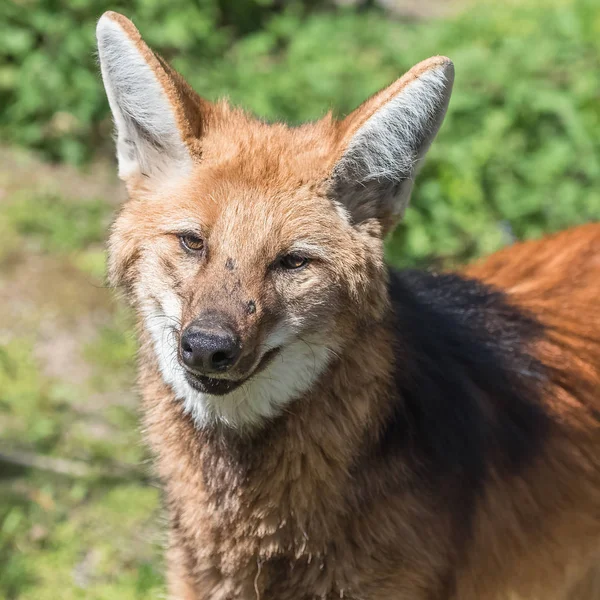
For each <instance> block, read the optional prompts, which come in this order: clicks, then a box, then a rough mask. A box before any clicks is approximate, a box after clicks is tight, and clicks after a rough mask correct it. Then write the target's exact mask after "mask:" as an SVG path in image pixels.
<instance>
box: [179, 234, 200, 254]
mask: <svg viewBox="0 0 600 600" xmlns="http://www.w3.org/2000/svg"><path fill="white" fill-rule="evenodd" d="M179 243H180V244H181V246H182V247H183V249H184V250H185V251H186V252H194V253H197V252H202V251H203V250H204V240H203V239H202V238H199V237H198V236H196V235H190V234H184V235H180V236H179Z"/></svg>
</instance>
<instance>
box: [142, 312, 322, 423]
mask: <svg viewBox="0 0 600 600" xmlns="http://www.w3.org/2000/svg"><path fill="white" fill-rule="evenodd" d="M169 312H170V311H169ZM172 314H179V313H178V312H174V313H172ZM175 323H176V322H175V319H173V318H171V317H169V316H166V315H165V314H164V313H162V312H160V313H159V312H156V311H148V312H147V317H146V326H147V327H148V330H149V332H150V334H151V336H152V340H153V342H154V349H155V352H156V356H157V358H158V364H159V368H160V371H161V374H162V377H163V379H164V381H165V383H167V384H168V385H169V386H170V387H171V389H172V390H173V392H174V393H175V396H176V398H177V399H178V400H181V401H182V402H183V406H184V410H185V411H186V413H188V414H190V415H191V416H192V418H193V419H194V422H195V423H196V426H197V427H199V428H202V427H206V426H207V425H211V424H215V423H222V424H225V425H227V426H229V427H232V428H236V429H242V428H245V427H248V426H255V425H260V424H261V423H263V422H264V421H265V420H268V419H271V418H273V417H276V416H277V415H279V414H280V413H281V412H282V410H284V409H285V407H286V405H288V404H289V403H290V402H291V401H292V400H294V399H296V398H298V397H299V396H300V395H302V394H303V393H304V392H306V391H307V390H308V389H309V388H310V387H311V386H312V384H313V383H314V382H315V381H316V379H317V378H318V377H319V375H320V374H321V373H322V372H323V370H324V369H325V367H326V366H327V363H328V362H329V358H330V354H331V353H330V350H329V348H327V347H325V346H322V345H318V344H313V343H311V342H310V340H305V339H303V340H300V339H298V338H295V339H294V338H292V340H291V341H290V342H288V343H287V344H286V345H284V346H283V347H282V349H281V350H280V352H279V353H278V354H277V356H275V357H274V358H273V360H272V361H271V362H270V363H269V364H268V365H267V367H266V368H265V369H263V370H262V371H261V372H260V373H257V374H256V375H255V376H253V377H251V378H250V379H249V380H248V381H247V382H246V383H244V384H242V385H241V386H240V387H239V388H236V389H235V390H233V391H232V392H231V393H229V394H225V395H223V396H213V395H211V394H205V393H203V392H199V391H197V390H195V389H194V388H192V387H191V386H190V385H189V383H188V382H187V381H186V378H185V374H184V370H183V368H182V367H181V365H180V364H179V362H178V360H177V336H176V334H175V331H174V330H173V326H174V325H175ZM271 337H280V334H277V333H276V334H275V336H271ZM285 337H287V336H285ZM270 341H271V340H267V344H266V345H267V346H271V347H275V346H274V345H273V344H270V343H269V342H270ZM273 341H274V340H273Z"/></svg>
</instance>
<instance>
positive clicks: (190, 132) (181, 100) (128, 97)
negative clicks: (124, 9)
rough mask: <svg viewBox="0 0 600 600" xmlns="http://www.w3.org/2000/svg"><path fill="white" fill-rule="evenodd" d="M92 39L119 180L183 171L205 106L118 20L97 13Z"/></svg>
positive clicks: (130, 25)
mask: <svg viewBox="0 0 600 600" xmlns="http://www.w3.org/2000/svg"><path fill="white" fill-rule="evenodd" d="M96 36H97V39H98V54H99V57H100V67H101V70H102V79H103V81H104V87H105V89H106V95H107V96H108V101H109V104H110V108H111V110H112V113H113V117H114V120H115V126H116V130H117V158H118V161H119V176H120V177H121V178H122V179H130V178H132V177H135V176H137V175H148V176H151V175H155V174H157V173H165V172H172V169H177V170H179V171H185V170H188V169H189V168H190V166H191V163H192V160H193V156H194V155H195V154H196V153H197V152H198V148H197V146H198V143H199V142H198V140H199V137H200V135H201V133H202V127H203V118H204V117H203V116H205V114H206V112H207V110H208V108H209V107H208V105H209V103H208V102H206V101H205V100H203V99H202V98H200V97H199V96H198V95H197V94H196V93H195V92H194V91H193V90H192V89H191V87H190V86H189V85H188V84H187V83H186V82H185V81H184V80H183V78H182V77H181V76H180V75H179V74H178V73H177V72H175V71H174V70H173V69H172V68H171V67H170V66H169V65H168V64H167V63H166V62H165V61H164V60H162V59H161V58H160V57H159V56H157V55H156V54H154V53H153V52H152V50H150V48H149V47H148V46H147V45H146V44H145V43H144V41H143V40H142V38H141V36H140V34H139V32H138V30H137V29H136V28H135V26H134V25H133V23H132V22H131V21H129V19H126V18H125V17H124V16H122V15H120V14H118V13H115V12H107V13H105V14H104V15H102V17H101V18H100V20H99V21H98V26H97V28H96Z"/></svg>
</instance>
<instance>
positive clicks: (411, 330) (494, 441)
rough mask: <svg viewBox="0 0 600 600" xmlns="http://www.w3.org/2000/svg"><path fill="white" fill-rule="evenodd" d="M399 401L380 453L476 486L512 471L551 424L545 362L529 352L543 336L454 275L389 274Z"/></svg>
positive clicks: (503, 303) (500, 301)
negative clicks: (545, 402) (495, 473)
mask: <svg viewBox="0 0 600 600" xmlns="http://www.w3.org/2000/svg"><path fill="white" fill-rule="evenodd" d="M390 296H391V299H392V303H393V312H394V330H395V335H396V361H397V363H396V377H395V385H396V392H397V394H396V395H397V398H398V400H397V402H396V403H395V406H394V407H393V410H392V411H391V412H390V414H389V417H388V419H387V420H386V422H385V424H384V427H383V429H382V431H381V432H380V438H379V440H378V444H377V446H376V449H375V451H376V454H377V456H378V457H387V458H390V459H392V458H394V457H396V456H397V455H398V454H402V455H403V456H404V455H406V454H407V451H409V450H410V452H408V454H409V455H410V456H414V457H416V458H417V462H418V464H420V465H422V466H423V467H424V470H425V471H426V472H427V473H428V474H429V475H431V474H433V473H438V474H449V473H453V474H457V475H461V476H462V478H463V483H464V485H468V486H471V489H479V488H480V487H481V485H482V484H483V482H484V480H485V478H486V476H487V474H488V471H489V469H490V468H492V467H493V468H495V469H500V470H509V471H515V470H517V469H519V468H520V467H522V466H523V465H525V464H527V463H528V459H529V458H530V457H531V456H533V455H534V454H535V453H536V451H537V450H538V449H539V448H540V445H541V442H542V440H543V438H544V434H545V432H546V431H547V429H548V424H549V418H548V416H547V414H546V412H545V410H544V407H543V406H542V403H541V394H542V392H543V389H544V385H545V382H546V380H547V377H546V373H545V369H544V366H543V365H542V364H541V363H540V362H539V361H538V360H537V359H536V358H535V357H534V356H532V355H531V354H530V353H529V350H528V349H529V348H530V347H531V342H533V341H534V340H535V339H538V338H539V337H540V336H542V335H543V334H544V331H543V327H542V326H541V325H540V324H539V323H538V322H537V321H536V320H535V319H534V318H533V317H532V316H531V315H527V314H525V313H523V312H522V311H520V310H519V309H518V308H516V307H514V306H512V305H511V304H510V303H509V302H508V300H507V299H506V297H505V295H504V294H502V293H501V292H499V291H497V290H494V289H492V288H490V287H488V286H486V285H484V284H482V283H480V282H477V281H474V280H470V279H465V278H463V277H460V276H458V275H454V274H444V275H435V274H432V273H426V272H417V271H406V272H402V273H391V274H390Z"/></svg>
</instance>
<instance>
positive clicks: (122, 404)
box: [0, 173, 164, 600]
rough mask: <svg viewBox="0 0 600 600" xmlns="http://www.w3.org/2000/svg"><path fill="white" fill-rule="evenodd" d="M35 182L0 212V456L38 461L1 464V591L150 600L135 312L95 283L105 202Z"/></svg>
mask: <svg viewBox="0 0 600 600" xmlns="http://www.w3.org/2000/svg"><path fill="white" fill-rule="evenodd" d="M3 176H4V178H5V179H6V177H7V174H6V173H3ZM9 187H10V186H9ZM39 187H42V188H43V187H45V186H44V185H41V186H35V187H31V186H30V187H28V186H27V184H26V183H24V184H22V185H21V186H20V187H19V189H18V190H17V191H16V192H14V193H12V194H10V195H9V197H8V198H5V199H4V204H3V210H2V212H1V213H0V230H2V231H3V232H4V233H5V235H4V236H3V238H2V239H3V242H2V251H1V252H0V285H1V286H4V285H6V288H4V287H3V289H7V290H15V291H14V292H13V293H11V292H10V291H9V292H8V294H6V295H3V296H2V298H4V299H5V302H6V304H5V305H2V304H0V340H1V342H2V344H1V345H0V390H2V393H0V430H1V442H0V453H7V454H10V455H11V456H12V457H16V458H18V459H20V460H22V461H23V460H24V462H25V463H27V462H29V463H30V464H31V462H32V461H33V462H34V463H35V464H36V465H38V466H39V467H41V468H31V467H26V466H23V465H17V464H10V463H3V462H1V461H0V599H2V600H13V599H14V600H16V599H19V600H55V599H56V598H57V597H60V598H61V600H71V599H73V600H75V599H79V598H86V599H93V600H114V599H115V598H119V599H120V600H138V599H139V600H142V599H143V600H147V599H151V598H160V597H162V595H163V593H164V585H163V575H162V572H163V569H162V559H161V555H162V541H163V535H162V533H161V529H160V527H159V523H160V520H161V519H160V514H161V511H160V502H159V490H158V489H157V488H156V487H155V486H154V485H152V484H151V483H149V481H150V480H149V474H150V473H149V469H148V468H147V462H148V457H147V455H146V451H145V448H144V445H143V443H142V441H141V439H140V435H139V431H138V427H139V425H138V415H137V410H136V403H135V398H134V396H133V394H132V392H131V390H132V388H133V384H134V379H135V375H134V355H135V338H134V335H133V331H132V330H133V327H132V319H131V315H130V314H129V312H128V311H126V310H125V309H124V308H123V307H122V306H119V304H117V303H116V302H114V301H113V300H112V299H111V291H110V290H107V289H105V287H104V265H105V255H104V249H103V239H104V238H105V236H106V230H107V227H108V224H109V222H110V218H111V215H112V213H113V212H114V208H113V207H112V206H111V205H110V204H109V203H108V202H106V201H103V200H97V199H81V200H76V199H73V198H72V197H71V198H67V195H65V196H61V195H60V194H54V193H53V194H46V193H44V192H40V191H39ZM69 191H70V192H71V191H72V190H69ZM69 195H71V194H69ZM27 269H30V270H32V272H33V273H36V275H37V276H35V277H34V276H32V277H30V278H29V277H26V278H25V279H26V281H25V282H24V283H25V284H24V286H23V289H22V290H20V289H19V286H20V285H22V282H21V278H22V275H21V272H22V271H23V270H27ZM46 271H48V272H46ZM56 274H58V276H59V278H57V275H56ZM21 305H22V306H23V310H21V309H20V307H21ZM12 314H14V315H18V316H17V318H15V319H13V318H10V315H12ZM21 315H24V316H23V318H21ZM3 317H4V318H3ZM49 323H53V325H52V328H51V329H50V331H49V332H48V331H46V328H48V327H49V325H48V324H49ZM55 329H56V334H58V335H59V341H58V342H57V345H56V348H54V346H53V339H54V337H53V336H54V330H55ZM65 348H67V349H68V348H70V350H68V353H67V356H66V358H64V359H63V360H62V361H58V364H57V365H56V364H54V363H55V362H56V358H55V354H56V353H58V354H60V353H61V352H65V351H66V350H65ZM69 353H70V354H69ZM71 355H72V356H71ZM71 359H72V360H71ZM53 365H54V366H53ZM47 460H50V461H53V460H54V461H56V460H58V461H63V462H61V463H60V465H62V466H64V468H65V469H66V471H67V474H61V473H59V472H55V463H53V462H49V463H46V462H44V461H47Z"/></svg>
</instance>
